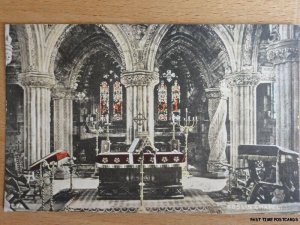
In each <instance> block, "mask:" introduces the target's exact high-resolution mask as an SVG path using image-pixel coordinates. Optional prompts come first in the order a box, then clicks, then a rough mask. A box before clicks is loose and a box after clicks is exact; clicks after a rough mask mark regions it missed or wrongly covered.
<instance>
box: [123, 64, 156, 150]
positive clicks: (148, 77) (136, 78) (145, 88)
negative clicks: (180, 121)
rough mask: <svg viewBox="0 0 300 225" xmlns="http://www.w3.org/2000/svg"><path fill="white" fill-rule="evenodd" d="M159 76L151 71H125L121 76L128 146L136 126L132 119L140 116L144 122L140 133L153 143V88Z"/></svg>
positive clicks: (135, 131)
mask: <svg viewBox="0 0 300 225" xmlns="http://www.w3.org/2000/svg"><path fill="white" fill-rule="evenodd" d="M158 82H159V76H158V73H157V72H152V71H145V70H140V71H125V72H123V73H122V75H121V83H122V84H123V85H124V86H125V87H126V93H127V98H126V99H127V102H126V109H127V112H126V118H127V123H126V133H127V135H126V137H127V138H126V142H127V143H128V144H130V143H131V142H132V140H133V138H135V137H136V135H137V132H138V126H137V124H136V123H134V121H133V119H134V118H135V117H136V116H137V115H138V114H142V115H143V116H144V117H145V118H146V120H145V121H144V122H143V125H142V131H143V132H147V133H148V135H149V137H150V140H151V141H154V98H153V95H154V86H155V85H156V84H158Z"/></svg>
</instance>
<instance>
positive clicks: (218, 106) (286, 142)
mask: <svg viewBox="0 0 300 225" xmlns="http://www.w3.org/2000/svg"><path fill="white" fill-rule="evenodd" d="M299 48H300V25H287V24H235V25H234V24H6V25H5V56H6V146H5V181H4V210H5V211H6V212H14V211H25V212H26V211H28V212H32V211H33V212H37V211H55V212H95V213H114V214H121V213H156V214H159V213H188V214H203V213H204V214H245V213H247V214H249V213H250V214H251V213H279V214H282V213H290V214H299V213H300V200H299V194H300V189H299V184H300V179H299V177H300V176H299V165H300V160H299V150H300V149H299V108H300V107H299V77H300V72H299Z"/></svg>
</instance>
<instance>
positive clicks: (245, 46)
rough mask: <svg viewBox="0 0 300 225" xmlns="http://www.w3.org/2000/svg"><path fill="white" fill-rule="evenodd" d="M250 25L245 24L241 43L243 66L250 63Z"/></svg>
mask: <svg viewBox="0 0 300 225" xmlns="http://www.w3.org/2000/svg"><path fill="white" fill-rule="evenodd" d="M252 30H253V28H252V25H247V27H246V31H245V37H244V44H243V66H250V65H251V64H252V62H251V60H252Z"/></svg>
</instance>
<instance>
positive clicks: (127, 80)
mask: <svg viewBox="0 0 300 225" xmlns="http://www.w3.org/2000/svg"><path fill="white" fill-rule="evenodd" d="M121 83H122V84H123V85H124V86H125V87H130V86H147V85H156V84H158V83H159V74H158V73H157V72H153V71H146V70H140V71H125V72H123V73H122V75H121Z"/></svg>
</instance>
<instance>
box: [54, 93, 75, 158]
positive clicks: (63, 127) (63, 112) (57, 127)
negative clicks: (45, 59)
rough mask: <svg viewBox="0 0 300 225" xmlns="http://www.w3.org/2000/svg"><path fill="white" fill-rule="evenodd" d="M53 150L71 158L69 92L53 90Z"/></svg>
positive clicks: (71, 118)
mask: <svg viewBox="0 0 300 225" xmlns="http://www.w3.org/2000/svg"><path fill="white" fill-rule="evenodd" d="M52 96H53V106H54V110H53V125H54V150H65V151H68V152H69V153H70V155H71V156H73V99H72V92H71V90H62V89H55V90H54V92H53V94H52Z"/></svg>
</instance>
